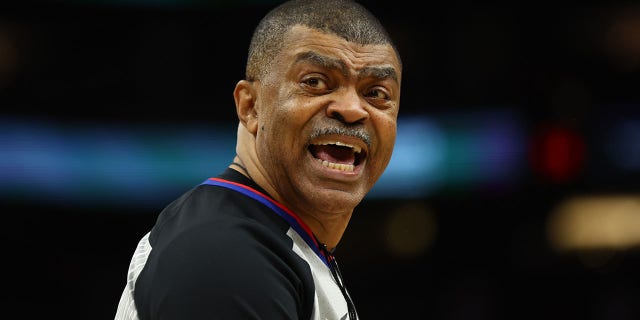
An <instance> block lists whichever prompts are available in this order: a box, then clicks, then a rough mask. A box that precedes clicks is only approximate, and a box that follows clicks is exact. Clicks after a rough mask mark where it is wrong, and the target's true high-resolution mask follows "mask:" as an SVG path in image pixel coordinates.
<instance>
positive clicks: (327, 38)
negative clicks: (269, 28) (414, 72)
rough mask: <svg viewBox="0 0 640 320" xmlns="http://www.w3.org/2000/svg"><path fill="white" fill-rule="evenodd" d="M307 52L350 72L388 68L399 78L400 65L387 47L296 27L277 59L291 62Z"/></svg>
mask: <svg viewBox="0 0 640 320" xmlns="http://www.w3.org/2000/svg"><path fill="white" fill-rule="evenodd" d="M308 51H313V52H317V53H319V54H322V55H324V56H328V57H332V58H335V59H338V60H340V61H342V62H343V63H344V64H345V65H346V66H347V67H349V68H351V69H354V70H360V69H363V68H366V67H371V66H386V67H391V68H393V69H395V73H396V74H397V76H398V77H400V72H401V70H400V63H399V61H398V59H397V57H396V54H395V51H394V50H393V47H392V46H391V45H388V44H387V45H361V44H357V43H353V42H349V41H347V40H345V39H343V38H340V37H338V36H336V35H333V34H329V33H324V32H322V31H319V30H317V29H313V28H309V27H305V26H300V25H298V26H294V27H292V28H291V29H290V30H289V32H288V33H287V35H286V37H285V40H284V44H283V49H282V50H281V52H280V54H279V57H280V58H282V59H286V60H287V61H289V62H293V61H294V60H295V59H296V57H298V56H299V55H300V54H302V53H305V52H308Z"/></svg>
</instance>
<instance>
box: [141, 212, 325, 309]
mask: <svg viewBox="0 0 640 320" xmlns="http://www.w3.org/2000/svg"><path fill="white" fill-rule="evenodd" d="M305 273H309V276H305ZM310 277H311V276H310V271H309V270H308V266H307V265H305V264H303V263H300V261H299V259H296V257H295V256H293V255H291V251H290V248H287V247H286V245H285V244H284V243H283V241H282V239H279V238H277V237H274V235H273V234H272V232H270V231H269V230H267V229H265V228H263V227H262V226H260V225H259V224H257V223H255V222H253V223H251V222H236V223H226V224H224V225H223V224H215V223H209V224H202V225H198V226H196V227H193V228H191V229H189V231H188V232H182V233H181V234H180V235H177V236H175V237H172V240H171V242H169V243H165V244H163V245H162V246H160V247H159V248H157V250H156V248H154V249H153V250H152V252H151V255H150V256H149V261H148V262H147V266H145V270H143V272H142V273H141V275H140V277H139V278H138V283H137V284H136V303H137V304H138V310H139V314H140V316H141V319H164V320H174V319H175V320H178V319H179V320H195V319H269V320H272V319H303V318H304V317H306V318H307V319H308V318H309V315H308V313H309V311H308V310H306V309H307V308H305V307H304V306H305V305H308V303H309V301H305V299H307V300H308V296H309V295H305V294H304V292H305V290H311V291H310V292H313V287H309V286H313V282H312V280H311V281H308V279H307V278H310ZM307 292H308V291H307ZM311 296H313V295H311Z"/></svg>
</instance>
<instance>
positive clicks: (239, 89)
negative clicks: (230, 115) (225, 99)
mask: <svg viewBox="0 0 640 320" xmlns="http://www.w3.org/2000/svg"><path fill="white" fill-rule="evenodd" d="M233 98H234V100H235V102H236V113H237V114H238V119H239V120H240V123H242V125H243V126H245V127H246V128H247V130H248V131H249V132H251V134H253V135H254V136H255V134H256V132H257V131H258V112H257V110H256V108H255V106H256V98H257V95H256V90H255V87H254V85H253V83H252V82H249V81H247V80H240V81H238V83H237V84H236V88H235V90H233Z"/></svg>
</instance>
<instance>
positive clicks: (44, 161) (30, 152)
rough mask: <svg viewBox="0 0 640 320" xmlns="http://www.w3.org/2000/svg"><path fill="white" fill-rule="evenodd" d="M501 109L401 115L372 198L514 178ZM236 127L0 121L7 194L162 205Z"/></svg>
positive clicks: (214, 170) (508, 122) (514, 154)
mask: <svg viewBox="0 0 640 320" xmlns="http://www.w3.org/2000/svg"><path fill="white" fill-rule="evenodd" d="M520 126H521V124H520V123H518V121H517V118H516V117H513V116H511V115H509V114H504V113H485V114H476V115H467V116H465V117H460V116H450V117H425V116H422V117H421V116H413V117H405V118H402V117H401V118H399V120H398V134H397V139H396V146H395V149H394V154H393V156H392V158H391V161H390V163H389V166H388V167H387V170H386V171H385V173H384V174H383V175H382V176H381V178H380V180H379V181H378V183H377V184H376V185H375V186H374V188H373V189H372V191H371V193H370V194H369V195H368V198H419V197H424V196H427V195H429V194H432V193H434V192H438V191H439V190H441V189H442V188H446V187H450V186H454V187H458V188H471V187H474V186H478V185H482V184H491V183H511V182H512V179H515V177H517V176H518V170H519V168H520V166H521V163H522V162H523V161H522V157H523V154H522V153H523V152H522V149H523V147H524V145H525V143H524V138H523V136H522V134H521V132H520ZM235 134H236V128H235V125H230V124H210V123H207V124H182V125H179V126H178V125H175V126H174V127H170V126H166V125H162V124H147V125H142V126H140V125H133V124H124V123H114V124H106V123H89V124H86V123H83V124H78V123H68V122H66V123H57V122H54V121H46V120H42V119H35V120H34V119H23V118H9V119H7V118H5V119H0V152H1V155H2V156H1V157H0V198H2V199H11V200H19V201H37V202H42V203H59V204H65V205H70V206H83V205H99V206H109V207H113V206H115V207H151V208H156V207H163V206H164V205H166V204H167V203H166V202H167V201H170V200H172V199H173V198H175V197H176V196H178V195H179V194H181V193H182V192H184V191H186V190H187V189H188V188H191V187H192V186H195V185H197V184H199V183H200V182H201V181H202V180H204V179H206V178H208V177H211V176H214V175H216V174H218V173H219V172H220V171H222V170H223V169H224V168H225V167H226V166H227V165H228V164H229V162H230V161H231V160H232V159H233V156H234V154H235Z"/></svg>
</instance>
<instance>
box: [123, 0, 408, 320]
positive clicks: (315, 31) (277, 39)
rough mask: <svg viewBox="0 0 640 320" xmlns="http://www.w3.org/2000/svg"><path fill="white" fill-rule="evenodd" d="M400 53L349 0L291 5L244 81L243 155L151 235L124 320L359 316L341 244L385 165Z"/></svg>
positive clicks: (131, 281) (273, 18)
mask: <svg viewBox="0 0 640 320" xmlns="http://www.w3.org/2000/svg"><path fill="white" fill-rule="evenodd" d="M401 69H402V65H401V60H400V57H399V54H398V52H397V50H396V48H395V46H394V45H393V43H392V42H391V40H390V38H389V36H388V34H387V33H386V31H385V29H384V28H383V27H382V26H381V25H380V23H379V21H378V20H377V19H376V18H375V17H374V16H373V15H371V13H370V12H369V11H367V10H366V9H365V8H363V7H362V6H361V5H359V4H356V3H354V2H350V1H341V0H329V1H298V0H294V1H289V2H286V3H283V4H281V5H280V6H278V7H276V8H275V9H273V10H272V11H271V12H269V13H268V14H267V15H266V16H265V17H264V18H263V19H262V20H261V21H260V23H259V25H258V26H257V28H256V30H255V32H254V35H253V38H252V41H251V44H250V48H249V56H248V61H247V66H246V79H245V80H241V81H239V82H238V84H237V85H236V88H235V90H234V93H233V94H234V98H235V104H236V110H237V114H238V118H239V125H238V132H237V147H236V152H237V155H236V157H235V159H234V160H233V163H232V164H231V165H230V166H229V168H227V169H226V170H225V171H224V172H223V173H221V174H220V175H219V176H218V177H215V178H210V179H207V180H206V181H205V182H203V183H202V184H201V185H199V186H197V187H195V188H193V189H192V190H190V191H188V192H187V193H185V194H184V195H182V196H181V197H180V198H178V199H177V200H175V201H174V202H173V203H171V204H170V205H169V206H167V208H165V209H164V210H163V212H162V213H161V214H160V216H159V217H158V220H157V222H156V224H155V226H154V227H153V229H152V230H151V231H150V233H148V234H147V235H145V236H144V237H143V238H142V240H141V241H140V243H139V245H138V248H137V249H136V252H135V254H134V256H133V258H132V260H131V265H130V268H129V273H128V281H127V285H126V287H125V289H124V292H123V294H122V297H121V300H120V303H119V305H118V310H117V314H116V319H181V320H185V319H271V320H273V319H352V320H353V319H357V318H358V316H357V312H356V309H355V306H354V304H353V301H352V299H351V297H350V296H349V293H348V291H347V289H346V287H345V285H344V282H343V280H342V278H341V275H340V271H339V269H338V266H337V263H336V260H335V257H334V256H333V250H334V249H335V247H336V246H337V245H338V242H339V241H340V239H341V238H342V235H343V233H344V231H345V229H346V228H347V224H348V223H349V219H350V218H351V215H352V213H353V210H354V208H355V207H356V206H357V205H358V204H359V203H360V202H361V200H362V199H363V197H364V196H365V195H366V193H367V192H368V191H369V190H370V189H371V187H372V186H373V185H374V183H375V182H376V181H377V180H378V178H379V177H380V175H381V174H382V172H383V171H384V169H385V167H386V166H387V164H388V162H389V159H390V158H391V153H392V150H393V146H394V142H395V137H396V120H397V115H398V109H399V102H400V82H401V81H400V80H401Z"/></svg>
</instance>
